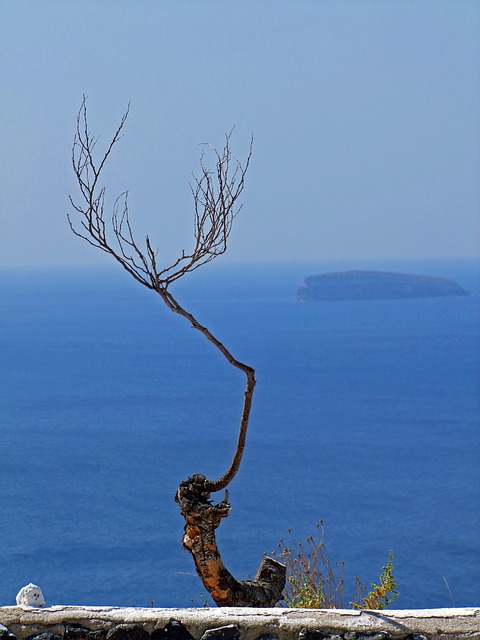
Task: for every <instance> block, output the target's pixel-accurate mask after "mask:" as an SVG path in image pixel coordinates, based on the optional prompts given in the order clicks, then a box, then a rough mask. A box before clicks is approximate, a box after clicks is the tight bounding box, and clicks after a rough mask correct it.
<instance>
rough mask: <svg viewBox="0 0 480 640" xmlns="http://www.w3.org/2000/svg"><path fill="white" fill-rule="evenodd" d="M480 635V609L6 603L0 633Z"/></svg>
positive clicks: (134, 639)
mask: <svg viewBox="0 0 480 640" xmlns="http://www.w3.org/2000/svg"><path fill="white" fill-rule="evenodd" d="M397 638H398V639H399V640H449V639H450V640H453V639H458V640H462V639H465V640H467V639H468V640H480V608H478V609H477V608H475V609H474V608H471V609H430V610H412V611H408V610H399V611H354V610H331V609H330V610H319V609H317V610H313V609H282V608H274V609H243V608H228V607H225V608H215V609H213V608H203V609H154V608H151V609H150V608H149V609H146V608H145V609H143V608H142V609H141V608H120V607H75V606H55V607H48V608H33V607H27V606H14V607H0V640H27V639H28V640H389V639H397Z"/></svg>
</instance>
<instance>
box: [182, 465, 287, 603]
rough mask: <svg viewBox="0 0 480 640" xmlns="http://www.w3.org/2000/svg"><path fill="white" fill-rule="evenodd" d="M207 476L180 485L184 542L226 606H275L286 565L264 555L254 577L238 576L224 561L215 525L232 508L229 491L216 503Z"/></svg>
mask: <svg viewBox="0 0 480 640" xmlns="http://www.w3.org/2000/svg"><path fill="white" fill-rule="evenodd" d="M208 487H209V481H208V480H207V479H206V478H205V476H203V475H200V474H196V475H193V476H190V478H188V479H187V480H185V481H184V482H182V483H181V484H180V486H179V487H178V491H177V494H176V496H175V500H176V501H177V502H178V504H179V505H180V509H181V512H182V515H183V517H184V518H185V534H184V536H183V546H184V548H185V549H187V550H188V551H189V552H190V553H191V554H192V556H193V559H194V562H195V567H196V570H197V573H198V575H199V576H200V578H201V580H202V582H203V584H204V586H205V588H206V589H207V590H208V592H209V593H210V595H211V596H212V598H213V600H214V601H215V603H216V604H217V605H218V606H222V607H273V606H274V605H275V604H276V603H277V602H278V601H279V600H280V599H281V597H282V592H283V589H284V587H285V577H286V568H285V566H284V565H283V564H281V563H280V562H277V561H276V560H273V559H272V558H267V557H264V558H263V559H262V562H261V564H260V566H259V568H258V570H257V573H256V575H255V578H254V579H253V580H246V581H242V580H237V579H236V578H234V577H233V576H232V574H231V573H230V572H229V571H228V569H227V568H226V567H225V565H224V564H223V562H222V558H221V556H220V552H219V550H218V547H217V542H216V539H215V529H216V528H217V527H218V525H219V524H220V521H221V520H222V518H226V517H227V516H228V514H229V512H230V504H229V503H228V491H226V492H225V498H224V500H222V502H220V503H218V504H216V505H214V504H213V503H212V501H211V500H210V492H209V491H208Z"/></svg>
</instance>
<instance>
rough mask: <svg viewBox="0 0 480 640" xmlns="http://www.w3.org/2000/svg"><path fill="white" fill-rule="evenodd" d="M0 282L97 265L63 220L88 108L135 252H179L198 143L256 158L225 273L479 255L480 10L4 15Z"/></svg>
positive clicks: (260, 0)
mask: <svg viewBox="0 0 480 640" xmlns="http://www.w3.org/2000/svg"><path fill="white" fill-rule="evenodd" d="M0 64H1V78H2V90H1V94H0V111H1V118H0V140H1V142H2V145H1V146H2V153H1V157H0V175H1V190H0V265H16V264H89V263H92V264H93V263H97V262H101V261H103V260H104V257H103V256H102V255H101V254H100V252H96V251H95V250H94V249H92V248H91V247H89V246H88V245H87V244H85V243H82V242H81V241H80V240H79V239H77V238H75V237H74V236H73V235H72V234H71V232H70V230H69V229H68V226H67V223H66V218H65V216H66V213H67V212H68V211H69V202H68V194H69V193H71V194H73V195H75V194H76V186H75V183H74V181H73V177H72V172H71V166H70V149H71V140H72V136H73V133H74V127H75V118H76V113H77V111H78V108H79V106H80V103H81V100H82V94H83V93H86V94H87V95H88V97H89V111H90V122H91V127H92V130H93V131H94V132H96V133H98V134H100V136H101V138H100V144H101V142H102V141H103V142H107V141H108V139H109V135H110V134H111V133H112V131H113V130H114V128H115V126H116V125H117V123H118V121H119V119H120V117H121V115H122V112H123V110H124V108H125V107H126V104H127V103H128V101H131V105H132V106H131V115H130V117H129V119H128V122H127V127H126V133H125V136H124V138H123V139H122V141H121V143H120V144H119V146H118V148H117V150H116V153H115V155H114V157H112V162H111V165H110V167H109V171H108V180H107V187H108V189H109V193H110V196H112V197H114V196H115V195H117V194H118V193H119V192H121V191H123V190H124V189H126V188H128V189H129V190H130V194H131V199H130V206H131V215H132V218H133V220H134V225H135V227H136V228H138V233H139V235H142V234H143V233H145V232H148V233H149V234H150V236H151V238H152V240H153V241H154V243H155V244H156V245H158V246H159V248H160V251H161V253H162V254H164V255H165V257H166V259H167V260H168V259H169V258H171V257H172V256H174V255H176V254H177V253H179V251H180V250H181V249H182V248H188V246H189V241H190V232H191V229H192V211H193V210H192V205H191V195H190V192H189V188H188V181H189V177H190V172H191V171H192V170H195V169H196V167H197V163H198V157H199V148H198V143H200V142H204V141H209V142H212V143H214V144H217V145H219V144H221V142H222V137H223V134H224V133H225V132H226V131H229V130H230V129H231V127H232V126H233V125H236V130H235V134H234V137H233V142H232V146H233V148H234V151H235V153H236V154H237V155H238V156H239V157H244V155H245V153H246V151H247V148H248V144H249V139H250V135H251V134H252V133H253V135H254V138H255V144H254V157H253V162H252V165H251V169H250V172H249V174H248V176H247V186H246V190H245V195H244V209H243V211H242V214H241V216H239V218H238V219H237V226H236V228H235V229H234V233H233V235H232V242H231V247H230V251H229V255H228V257H227V259H228V260H230V261H236V262H238V261H263V260H274V261H281V260H310V261H311V260H340V261H343V262H345V263H348V261H349V260H361V259H378V260H385V259H403V258H414V259H418V258H428V259H430V258H450V257H453V258H455V257H475V256H476V257H478V256H479V255H480V188H479V180H478V176H479V168H480V160H479V158H480V154H479V143H480V118H479V114H480V3H479V2H477V1H473V0H472V1H469V0H451V1H450V0H416V1H413V0H349V1H348V0H345V1H344V0H315V1H313V0H291V1H283V0H255V1H254V2H251V1H250V0H228V1H226V0H221V1H217V0H214V1H210V0H203V1H200V0H165V1H162V0H155V1H153V0H149V1H147V0H135V1H133V0H129V1H125V0H94V1H91V0H81V1H80V0H77V1H73V0H71V1H66V0H57V1H55V0H42V1H41V2H35V1H33V0H31V1H30V2H26V1H25V0H2V2H1V3H0Z"/></svg>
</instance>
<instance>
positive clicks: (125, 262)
mask: <svg viewBox="0 0 480 640" xmlns="http://www.w3.org/2000/svg"><path fill="white" fill-rule="evenodd" d="M129 108H130V105H129V106H128V108H127V110H126V111H125V113H124V114H123V116H122V119H121V121H120V124H119V126H118V128H117V130H116V131H115V134H114V136H113V138H112V140H111V141H110V143H109V145H108V146H107V149H106V151H105V152H104V154H103V156H102V155H100V156H99V160H97V159H96V154H94V151H96V147H97V143H98V138H95V137H94V136H93V135H92V134H91V133H90V130H89V127H88V118H87V104H86V98H85V96H84V97H83V101H82V105H81V107H80V111H79V113H78V116H77V127H76V133H75V137H74V141H73V147H72V165H73V170H74V173H75V176H76V179H77V182H78V186H79V189H80V194H81V201H80V203H76V202H74V201H73V199H72V198H70V202H71V204H72V207H73V209H74V211H75V213H76V215H75V218H72V217H70V215H68V216H67V217H68V223H69V225H70V228H71V229H72V231H73V233H74V234H75V235H77V236H79V237H80V238H83V239H84V240H85V241H86V242H88V243H89V244H91V245H92V246H94V247H96V248H98V249H100V250H101V251H104V252H105V253H108V254H110V255H111V256H112V257H113V258H114V259H115V260H116V261H117V262H118V263H119V264H120V265H121V266H122V267H123V268H124V269H125V270H126V271H128V273H130V274H131V275H132V276H133V277H134V278H135V279H136V280H137V281H138V282H140V283H141V284H143V285H144V286H146V287H148V288H149V289H152V290H154V291H156V293H158V294H159V295H160V297H161V298H162V300H163V301H164V302H165V304H166V305H167V307H168V308H169V309H170V310H171V311H173V312H174V313H177V314H179V315H181V316H183V317H184V318H185V319H186V320H187V321H188V322H189V323H190V324H191V326H192V327H194V328H195V329H197V330H198V331H200V333H202V334H203V335H204V336H205V337H206V338H207V340H208V341H209V342H211V343H212V344H213V345H214V346H215V348H216V349H218V350H219V351H220V353H221V354H222V355H223V356H224V357H225V358H226V359H227V361H228V362H229V363H230V364H231V365H232V366H234V367H236V368H237V369H239V370H240V371H242V372H243V373H244V374H245V376H246V388H245V393H244V401H243V409H242V415H241V418H240V426H239V431H238V439H237V445H236V448H235V452H234V455H233V459H232V462H231V464H230V466H229V468H228V469H227V471H226V472H225V473H224V474H223V475H222V476H221V477H220V478H218V479H217V480H214V481H211V480H208V479H207V478H205V476H200V475H198V474H196V475H194V476H191V478H189V479H188V480H186V481H185V482H183V483H182V484H181V485H180V487H179V489H178V491H177V496H176V499H177V501H178V502H179V504H180V507H181V510H182V514H183V515H184V517H185V521H186V526H185V536H184V546H185V548H186V549H188V550H189V551H190V552H191V553H192V555H193V556H194V559H195V564H196V567H197V571H198V573H199V574H200V576H201V578H202V580H203V582H204V585H205V586H206V587H207V589H208V590H209V591H210V593H211V594H212V596H213V598H214V600H215V601H216V602H217V604H223V605H228V604H230V605H233V606H238V605H240V604H243V605H248V606H273V605H274V604H275V603H276V602H277V601H278V600H279V599H280V597H281V592H282V589H283V585H284V583H285V567H283V565H280V564H279V563H278V562H276V561H274V560H271V559H265V560H264V561H263V562H262V564H261V566H260V569H259V571H258V572H257V575H256V577H255V579H254V580H253V581H251V582H241V581H237V580H235V578H233V576H231V574H230V573H229V572H228V571H227V570H226V568H225V567H224V566H223V563H222V561H221V558H220V554H219V553H218V550H217V548H216V542H215V534H214V531H215V528H216V527H217V526H218V524H219V522H220V518H223V517H226V516H227V515H228V511H229V508H230V506H229V505H228V502H227V499H228V496H226V498H225V500H224V501H223V502H222V503H220V505H217V507H212V506H211V503H210V501H209V500H208V498H209V496H210V493H211V492H215V491H220V490H221V489H223V488H225V487H226V486H227V485H228V484H229V483H230V482H231V481H232V480H233V478H234V477H235V475H236V474H237V472H238V469H239V466H240V463H241V460H242V456H243V452H244V449H245V441H246V435H247V428H248V421H249V417H250V410H251V406H252V397H253V392H254V389H255V370H254V369H253V368H252V367H250V366H248V365H246V364H244V363H243V362H240V361H239V360H237V359H236V358H234V357H233V355H232V354H231V353H230V351H229V350H228V349H227V348H226V347H225V346H224V345H223V343H222V342H220V340H218V338H216V337H215V336H214V335H213V334H212V333H211V332H210V330H209V329H208V328H207V327H204V326H203V325H201V324H200V323H199V322H198V320H197V319H196V318H195V317H194V316H193V315H192V314H191V313H189V312H188V311H186V310H185V309H183V307H181V306H180V304H179V303H178V302H177V300H176V299H175V298H174V297H173V295H172V294H171V292H170V290H169V286H170V285H171V284H172V283H173V282H175V281H176V280H178V279H180V278H182V277H183V276H185V275H186V274H187V273H190V272H192V271H195V270H196V269H198V268H200V267H201V266H202V265H204V264H207V263H208V262H211V261H212V260H214V259H215V258H216V257H218V256H220V255H222V254H223V253H225V251H226V250H227V243H228V238H229V236H230V232H231V230H232V225H233V220H234V218H235V216H236V215H237V214H238V212H239V211H240V209H241V205H239V204H238V200H239V198H240V196H241V194H242V192H243V189H244V186H245V175H246V173H247V170H248V168H249V165H250V160H251V157H252V146H253V138H252V140H251V141H250V147H249V151H248V154H247V159H246V161H245V163H244V164H243V165H242V164H241V163H240V162H239V161H238V160H237V159H236V158H235V157H234V156H233V155H232V152H231V150H230V138H231V135H232V131H233V130H232V131H231V132H230V133H229V134H227V135H226V136H225V141H224V146H223V149H222V151H221V152H219V151H218V150H217V149H215V148H214V147H212V146H211V145H208V144H204V145H202V153H201V157H200V173H199V175H198V176H196V175H193V184H190V189H191V192H192V196H193V202H194V216H193V219H194V229H193V232H194V234H193V235H194V246H193V249H192V250H191V251H190V252H186V251H182V252H181V254H180V256H179V257H178V258H177V259H176V260H175V261H174V262H173V263H172V264H170V265H169V266H166V267H163V268H159V267H158V251H157V250H154V249H153V247H152V244H151V242H150V239H149V237H148V236H146V237H145V241H144V246H142V245H140V244H139V243H138V242H137V241H136V240H135V237H134V234H133V229H132V226H131V224H130V218H129V209H128V191H125V192H124V193H122V194H120V196H118V197H117V198H116V199H115V200H114V202H113V207H112V214H111V217H110V219H109V221H108V222H107V221H106V219H105V199H106V189H105V187H104V186H101V184H100V178H101V175H102V171H103V169H104V167H105V164H106V163H107V160H108V158H109V157H110V154H111V153H112V150H113V148H114V147H115V145H116V144H117V142H118V141H119V140H120V138H121V136H122V132H123V127H124V125H125V122H126V120H127V117H128V113H129ZM207 153H208V154H209V155H210V156H211V157H212V158H213V163H214V168H213V169H209V168H208V165H207V162H206V157H207Z"/></svg>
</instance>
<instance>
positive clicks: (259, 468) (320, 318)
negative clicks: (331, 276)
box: [0, 260, 480, 608]
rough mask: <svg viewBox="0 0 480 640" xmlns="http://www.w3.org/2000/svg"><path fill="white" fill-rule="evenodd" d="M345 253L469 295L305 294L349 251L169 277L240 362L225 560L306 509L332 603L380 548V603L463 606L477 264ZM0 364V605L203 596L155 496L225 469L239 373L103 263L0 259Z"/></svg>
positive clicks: (240, 564) (252, 551)
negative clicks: (248, 395) (251, 379)
mask: <svg viewBox="0 0 480 640" xmlns="http://www.w3.org/2000/svg"><path fill="white" fill-rule="evenodd" d="M353 266H355V267H362V266H365V267H370V268H371V267H374V268H379V269H390V270H397V271H406V272H408V273H420V274H426V275H437V276H445V277H451V278H454V279H456V280H457V281H458V282H460V284H462V285H463V286H464V287H466V288H468V289H470V290H471V292H472V295H471V296H469V297H458V298H439V299H433V298H431V299H416V300H376V301H375V300H372V301H342V302H340V301H338V302H328V303H303V304H302V303H299V302H297V300H296V290H297V287H298V286H299V285H300V284H301V283H302V281H303V279H304V278H305V277H306V276H308V275H314V274H316V273H321V272H325V271H330V270H333V269H335V268H337V269H345V268H351V267H352V265H350V264H349V265H346V264H338V265H332V264H322V263H317V264H290V265H288V264H284V265H249V266H235V265H231V264H228V263H225V264H223V263H222V261H221V260H219V261H218V262H217V263H215V264H212V265H209V266H208V267H207V268H205V269H204V270H203V271H198V272H196V273H194V274H192V275H191V277H190V278H189V279H188V280H185V282H180V283H178V287H177V288H176V289H173V290H172V291H173V293H174V294H176V295H177V297H178V299H179V301H180V302H181V304H182V305H183V306H184V307H186V308H187V309H188V310H189V311H191V312H192V313H194V314H195V315H196V316H197V318H198V320H199V321H200V322H201V323H203V324H206V325H207V326H208V327H209V328H210V329H211V331H212V332H213V333H215V334H216V335H217V337H218V338H219V339H220V340H221V341H222V342H224V343H225V345H226V346H227V347H228V348H229V349H230V350H231V351H232V352H233V354H234V356H235V357H236V358H238V359H240V360H242V361H244V362H246V363H247V364H250V365H251V366H253V367H254V368H255V369H256V377H257V381H258V383H257V388H256V390H255V395H254V401H253V412H252V416H251V422H250V427H249V435H248V440H247V447H246V452H245V456H244V459H243V462H242V465H241V467H240V471H239V474H238V475H237V477H236V478H235V480H234V481H233V482H232V484H231V485H230V487H229V490H230V501H231V503H232V512H231V516H230V517H229V518H228V519H226V520H224V521H223V522H222V523H221V526H220V528H219V529H218V541H219V547H220V549H221V552H222V556H223V558H224V561H225V564H226V565H227V567H228V568H229V569H230V570H231V572H232V573H233V574H234V575H235V576H236V577H238V578H242V579H243V578H247V577H249V576H250V577H251V576H253V575H254V573H255V571H256V567H257V566H258V564H259V563H260V560H261V558H262V555H263V554H264V552H267V553H268V552H271V551H273V550H275V549H276V548H277V543H278V541H279V539H280V538H282V537H287V536H288V533H287V531H288V529H291V530H292V532H293V536H294V538H296V539H298V540H301V539H304V538H306V537H307V536H308V535H310V534H311V533H314V531H315V524H316V523H317V522H318V521H319V520H320V519H321V520H323V521H324V524H325V543H326V547H327V550H328V553H329V556H330V558H331V560H332V561H335V560H337V561H339V562H340V561H344V562H345V572H346V579H347V586H346V599H347V602H348V599H349V597H350V594H351V591H352V590H353V578H354V576H356V575H358V576H360V578H361V579H362V581H363V582H364V583H365V584H367V585H369V583H370V582H372V581H378V578H379V574H380V572H381V568H382V566H383V565H385V564H386V562H387V560H388V554H389V551H390V549H392V550H393V554H394V566H395V571H394V575H395V577H396V579H397V582H398V585H399V587H398V588H399V591H400V596H399V598H398V599H397V601H396V602H395V605H394V608H424V607H449V606H474V605H477V606H478V605H479V604H480V424H479V423H480V297H479V294H480V265H479V264H478V263H474V262H466V261H465V262H437V263H428V262H423V263H396V264H394V263H390V264H386V263H382V264H380V263H378V264H375V265H373V264H369V265H359V264H355V265H353ZM0 379H1V386H0V605H11V604H14V602H15V595H16V593H17V592H18V590H19V589H20V588H21V587H22V586H24V585H25V584H27V583H29V582H33V583H36V584H38V585H39V586H40V587H41V588H42V589H43V592H44V595H45V598H46V600H47V603H48V604H50V605H54V604H83V605H122V606H130V605H135V606H150V605H151V604H154V606H157V607H171V606H181V607H189V606H202V605H203V604H204V602H209V600H208V597H207V596H206V595H205V590H204V589H203V586H202V584H201V582H200V580H199V579H198V578H197V577H196V575H195V571H194V567H193V562H192V559H191V557H190V556H189V554H188V553H187V552H186V551H184V550H183V549H182V545H181V538H182V533H183V519H182V517H181V515H180V513H179V511H178V507H177V505H176V503H175V502H174V499H173V497H174V494H175V491H176V488H177V486H178V484H179V482H180V481H182V480H184V479H185V478H186V477H188V476H189V475H191V474H192V473H204V474H205V475H207V477H209V478H212V479H213V478H215V477H218V476H219V475H221V473H223V472H224V471H225V470H226V468H227V467H228V465H229V463H230V460H231V456H232V454H233V450H234V445H235V441H236V436H237V427H238V422H239V417H240V412H241V406H242V399H243V390H244V382H245V380H244V377H243V374H242V373H241V372H239V371H237V370H236V369H234V368H233V367H231V366H230V365H229V364H228V363H227V362H226V361H225V360H224V359H223V357H222V356H221V355H220V354H219V353H217V351H216V350H215V349H214V348H213V346H212V345H211V344H210V343H208V342H207V341H206V340H205V338H204V337H203V336H202V335H201V334H199V333H198V332H196V331H195V330H194V329H192V328H191V327H190V326H189V325H188V323H187V322H186V321H185V320H184V319H183V318H181V317H179V316H175V315H174V314H172V313H171V312H170V311H169V310H168V309H167V308H166V307H165V306H164V305H163V303H162V302H161V300H160V298H159V297H158V296H156V295H155V294H154V293H152V292H151V291H148V290H147V289H145V288H142V287H141V286H140V285H139V284H138V283H136V282H135V281H134V280H133V279H131V278H130V276H128V274H126V273H124V272H122V270H121V269H115V268H113V267H112V268H109V267H98V268H83V269H82V268H60V267H59V268H48V269H47V268H38V269H33V268H15V269H14V268H11V269H6V268H4V269H2V270H1V271H0ZM221 498H223V494H222V495H219V496H218V499H221Z"/></svg>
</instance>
